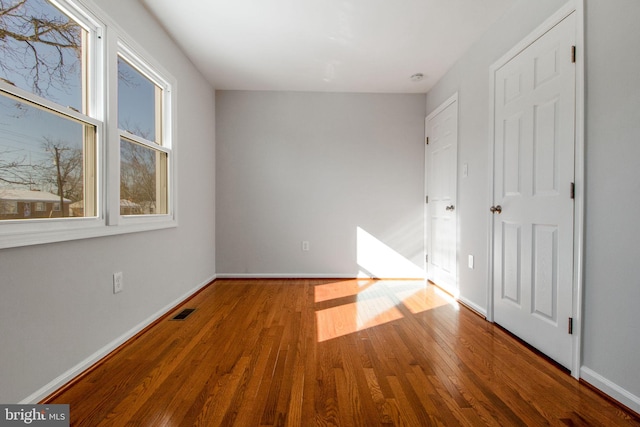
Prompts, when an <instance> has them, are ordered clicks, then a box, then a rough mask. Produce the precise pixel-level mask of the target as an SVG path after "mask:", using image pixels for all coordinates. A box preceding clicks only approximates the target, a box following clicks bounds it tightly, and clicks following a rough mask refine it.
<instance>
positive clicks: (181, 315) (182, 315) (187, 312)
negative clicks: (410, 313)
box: [171, 308, 196, 320]
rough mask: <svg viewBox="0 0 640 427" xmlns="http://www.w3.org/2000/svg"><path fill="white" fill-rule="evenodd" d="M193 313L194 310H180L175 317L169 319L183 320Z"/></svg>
mask: <svg viewBox="0 0 640 427" xmlns="http://www.w3.org/2000/svg"><path fill="white" fill-rule="evenodd" d="M194 311H196V309H195V308H185V309H184V310H182V311H181V312H180V313H178V314H176V315H175V316H173V317H172V318H171V320H184V319H186V318H187V317H189V315H190V314H191V313H193V312H194Z"/></svg>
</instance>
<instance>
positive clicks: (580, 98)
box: [487, 0, 585, 378]
mask: <svg viewBox="0 0 640 427" xmlns="http://www.w3.org/2000/svg"><path fill="white" fill-rule="evenodd" d="M572 13H576V91H575V93H576V100H575V102H576V105H575V108H576V116H575V120H576V123H575V126H576V128H575V178H574V179H575V201H574V213H573V220H574V233H573V236H574V237H573V246H574V253H573V310H572V311H573V356H572V364H571V375H572V376H573V377H574V378H580V366H581V364H582V360H581V348H582V324H583V316H582V304H583V277H582V276H583V259H584V247H583V246H584V194H585V192H584V163H585V161H584V126H585V120H584V109H585V108H584V100H585V97H584V87H585V80H584V52H585V49H584V0H571V1H569V2H568V3H567V4H566V5H565V6H563V7H562V8H561V9H560V10H558V11H557V12H556V13H555V14H553V15H552V16H551V17H550V18H549V19H547V20H546V21H545V22H544V23H542V25H540V26H539V27H538V28H536V29H535V30H534V31H533V32H532V33H531V34H529V35H528V36H527V37H525V38H524V39H523V40H522V41H520V42H519V43H518V44H517V45H516V46H514V47H513V48H512V49H511V50H510V51H509V52H507V54H505V55H504V56H503V57H502V58H500V59H499V60H498V61H496V62H495V63H494V64H493V65H492V66H491V68H490V91H489V96H490V108H491V118H490V120H491V122H490V125H489V133H490V135H489V193H488V194H489V196H490V200H489V201H488V202H487V217H488V218H489V242H488V249H489V254H488V255H489V256H488V257H487V258H488V263H489V265H488V270H487V271H488V292H487V320H488V321H490V322H493V310H494V305H493V250H494V248H493V233H494V227H493V218H492V214H491V213H490V212H489V207H490V206H493V205H494V200H495V194H494V186H493V183H494V180H495V176H494V174H493V171H494V166H495V165H494V154H495V153H494V150H495V144H494V136H495V128H494V117H495V98H494V96H495V79H496V72H497V70H498V69H500V68H501V67H502V66H503V65H505V64H506V63H507V62H509V61H510V60H511V59H513V58H514V57H515V56H516V55H518V54H519V53H520V52H522V51H523V50H525V49H526V48H527V47H528V46H529V45H531V44H532V43H533V42H535V41H536V40H537V39H539V38H540V37H541V36H542V35H543V34H545V33H546V32H547V31H549V30H550V29H551V28H553V27H554V26H555V25H557V24H558V23H559V22H560V21H562V20H563V19H564V18H566V17H567V16H569V15H570V14H572Z"/></svg>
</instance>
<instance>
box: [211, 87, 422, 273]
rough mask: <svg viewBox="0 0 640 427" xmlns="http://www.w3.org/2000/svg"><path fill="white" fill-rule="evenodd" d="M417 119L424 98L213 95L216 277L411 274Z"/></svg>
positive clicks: (417, 255)
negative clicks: (303, 244)
mask: <svg viewBox="0 0 640 427" xmlns="http://www.w3.org/2000/svg"><path fill="white" fill-rule="evenodd" d="M424 117H425V97H424V95H385V94H336V93H301V92H245V91H218V92H216V144H217V164H216V173H217V191H216V194H217V213H216V220H217V223H216V230H217V235H216V245H217V251H216V255H217V267H218V270H217V271H218V273H219V275H234V276H237V275H248V276H270V275H273V276H299V277H301V276H332V277H337V276H340V277H342V276H348V277H355V276H356V275H358V274H363V273H370V274H372V275H375V276H378V277H420V276H421V275H423V270H422V268H423V259H422V257H423V230H424V228H423V223H422V215H423V200H422V198H423V181H424V178H423V153H424V149H423V145H424V144H423V135H424V130H423V128H424ZM358 228H360V230H361V231H360V233H359V234H358ZM303 240H306V241H309V243H310V250H309V251H308V252H303V251H301V242H302V241H303ZM380 258H382V259H384V260H386V261H390V260H397V261H398V262H397V264H395V265H394V266H389V265H388V264H387V266H386V267H384V268H382V267H383V266H384V264H385V263H383V262H379V261H377V260H378V259H380Z"/></svg>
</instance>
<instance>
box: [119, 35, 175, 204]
mask: <svg viewBox="0 0 640 427" xmlns="http://www.w3.org/2000/svg"><path fill="white" fill-rule="evenodd" d="M167 97H168V84H167V83H166V82H165V81H164V80H163V79H162V78H161V77H160V76H159V75H158V74H157V73H156V72H154V71H153V70H152V69H151V68H150V67H149V66H147V65H146V64H145V63H144V62H142V61H141V60H139V59H138V58H137V57H136V56H135V55H134V54H133V53H131V51H130V50H129V49H128V48H126V47H125V46H124V45H121V48H120V54H119V56H118V129H119V134H120V213H121V215H154V214H167V213H168V196H169V195H168V191H167V190H168V189H167V181H168V173H169V157H170V155H171V150H170V144H169V142H170V141H169V139H168V138H167V137H166V136H165V133H164V127H165V123H166V122H168V120H167V118H166V115H167V111H168V110H167V109H166V108H165V107H164V104H165V102H166V99H167Z"/></svg>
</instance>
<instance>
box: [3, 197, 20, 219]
mask: <svg viewBox="0 0 640 427" xmlns="http://www.w3.org/2000/svg"><path fill="white" fill-rule="evenodd" d="M17 214H18V202H15V201H11V200H2V201H0V218H1V217H3V216H8V215H17Z"/></svg>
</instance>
